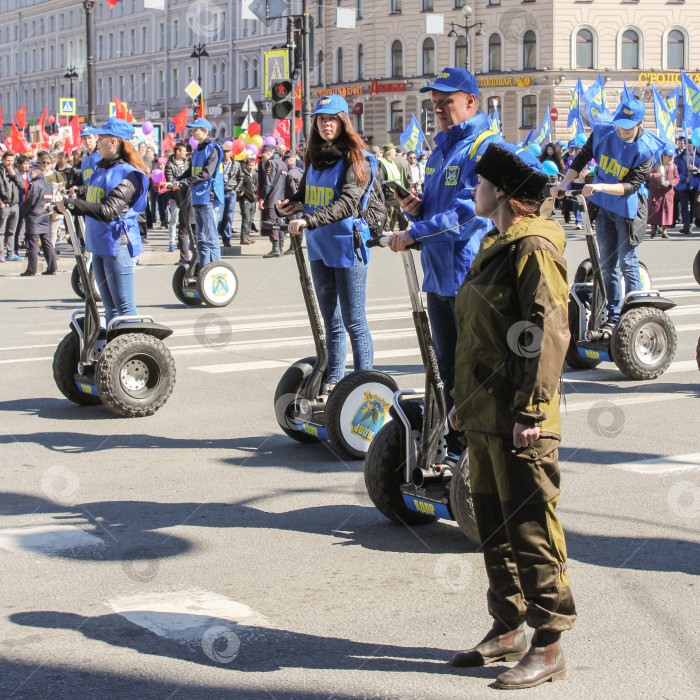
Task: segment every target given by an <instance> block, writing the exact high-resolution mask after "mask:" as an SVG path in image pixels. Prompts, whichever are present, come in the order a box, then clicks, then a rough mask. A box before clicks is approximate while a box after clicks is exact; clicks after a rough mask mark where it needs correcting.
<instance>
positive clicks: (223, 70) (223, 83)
mask: <svg viewBox="0 0 700 700" xmlns="http://www.w3.org/2000/svg"><path fill="white" fill-rule="evenodd" d="M219 79H220V80H221V89H222V90H228V88H227V87H226V64H225V63H222V64H221V66H219Z"/></svg>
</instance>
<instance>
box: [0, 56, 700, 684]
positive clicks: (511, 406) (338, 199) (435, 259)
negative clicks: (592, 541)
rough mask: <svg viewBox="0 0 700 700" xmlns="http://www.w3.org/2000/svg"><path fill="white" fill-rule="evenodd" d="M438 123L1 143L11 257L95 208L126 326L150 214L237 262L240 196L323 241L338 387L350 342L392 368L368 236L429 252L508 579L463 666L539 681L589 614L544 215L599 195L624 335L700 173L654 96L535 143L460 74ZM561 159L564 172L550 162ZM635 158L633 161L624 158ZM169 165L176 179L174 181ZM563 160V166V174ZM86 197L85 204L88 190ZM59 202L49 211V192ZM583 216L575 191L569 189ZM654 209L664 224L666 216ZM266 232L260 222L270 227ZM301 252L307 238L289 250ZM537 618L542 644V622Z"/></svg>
mask: <svg viewBox="0 0 700 700" xmlns="http://www.w3.org/2000/svg"><path fill="white" fill-rule="evenodd" d="M421 92H426V93H430V98H431V101H432V105H433V110H434V113H435V116H436V121H437V125H438V132H437V133H436V135H435V137H434V139H433V141H434V148H433V149H431V150H427V151H420V152H418V153H416V152H408V153H405V152H403V151H402V150H401V149H400V148H398V147H396V146H395V145H393V144H391V143H387V144H385V145H384V146H382V147H381V148H380V147H373V148H371V149H370V148H369V147H368V146H367V145H366V144H365V142H364V141H363V139H362V137H361V135H360V134H359V133H358V132H357V131H356V130H355V128H354V127H353V124H352V122H351V119H350V117H349V113H350V112H349V108H348V104H347V102H346V101H345V99H344V98H343V97H342V96H341V95H336V94H333V95H328V96H324V97H321V98H320V99H319V100H318V102H317V103H316V108H315V110H314V112H313V115H312V128H311V132H310V135H309V139H308V143H307V144H306V147H305V148H300V149H299V150H290V149H288V148H286V147H285V146H284V145H278V146H275V145H265V146H263V148H262V149H261V151H260V154H259V157H258V158H254V157H249V158H246V159H245V160H243V161H238V160H237V159H235V158H234V157H232V149H231V145H230V144H223V145H222V144H219V143H218V142H216V141H215V140H214V139H212V138H211V136H210V134H211V124H210V123H209V122H208V120H206V119H204V118H198V119H196V120H195V121H193V122H192V123H190V124H188V125H187V126H188V128H190V129H191V134H192V137H193V138H194V139H195V141H196V143H197V145H196V146H195V147H194V148H192V147H191V146H190V145H189V144H186V143H184V142H178V143H176V144H175V145H174V148H173V149H172V152H166V153H164V154H162V155H161V156H160V157H159V156H158V155H157V154H156V152H155V150H154V149H153V148H149V147H148V146H147V145H146V144H144V143H141V144H138V146H137V147H134V144H133V142H132V141H133V134H134V128H133V126H132V125H131V124H129V123H127V122H125V121H123V120H120V119H114V118H110V119H109V120H108V121H107V123H106V124H105V125H104V126H102V127H100V128H98V129H94V128H92V127H86V128H84V129H83V132H82V140H83V144H82V145H83V148H82V149H81V150H80V151H79V152H77V153H75V154H71V156H70V158H69V157H68V155H67V154H65V153H62V152H61V151H60V148H59V149H58V150H56V149H55V150H54V152H53V153H51V152H48V151H40V152H39V153H37V154H36V159H35V160H30V159H29V158H27V157H26V156H20V157H19V158H17V159H15V156H14V154H13V153H11V152H10V151H5V152H4V153H3V154H2V168H1V169H0V233H1V234H2V235H0V241H2V245H3V257H2V259H3V260H5V259H10V260H18V259H20V257H21V255H20V249H21V240H22V233H21V232H22V227H24V237H25V240H26V248H27V261H28V267H27V270H26V272H25V273H23V274H25V275H33V274H36V270H37V252H38V241H39V240H41V248H42V251H43V254H44V256H45V258H46V261H47V271H46V272H45V273H44V274H53V273H54V272H55V270H56V258H55V252H54V246H55V242H56V237H57V235H58V229H59V225H60V217H61V213H62V212H65V211H66V210H67V209H68V210H71V211H72V212H73V213H74V214H75V215H79V216H84V217H85V221H86V227H85V231H86V235H85V245H86V249H87V251H88V252H90V253H92V255H93V268H94V270H95V279H96V283H97V286H98V288H99V291H100V294H101V296H102V299H103V302H104V306H105V314H106V320H107V322H109V320H110V318H113V317H114V316H116V315H131V314H135V313H136V305H135V295H134V265H135V263H136V260H137V258H138V255H139V253H140V252H141V250H142V248H143V240H145V239H146V236H147V230H148V228H149V227H150V226H151V225H153V224H155V223H156V222H157V221H159V222H160V225H161V226H162V227H164V228H166V227H167V228H168V230H169V248H170V251H173V252H174V251H176V250H178V251H179V255H180V258H179V263H185V262H187V261H188V260H189V256H190V251H189V244H188V238H189V237H188V231H189V227H190V226H192V227H193V228H194V230H195V231H196V242H197V253H198V260H199V265H200V266H203V265H206V264H207V263H209V262H211V261H215V260H220V257H221V243H223V245H224V246H227V245H230V244H231V243H232V239H233V235H234V230H233V220H234V212H235V206H236V202H238V205H239V208H240V214H241V228H240V244H241V245H250V244H251V243H253V242H254V239H253V238H252V236H251V233H252V231H254V230H255V227H256V220H257V216H256V215H255V212H256V211H257V210H259V212H260V218H259V223H260V224H261V225H262V224H263V223H266V222H272V223H273V224H275V223H277V224H279V223H281V222H282V221H285V222H287V230H288V235H290V236H295V235H298V236H301V235H303V236H305V238H306V246H307V254H308V260H309V263H310V267H311V273H312V278H313V283H314V286H315V290H316V296H317V298H318V303H319V307H320V311H321V315H322V318H323V323H324V325H325V332H326V340H327V345H328V370H327V378H326V383H325V385H324V387H323V392H324V393H326V394H327V393H329V392H332V391H333V390H334V387H335V385H336V383H337V382H338V381H339V380H340V379H341V378H342V377H343V375H344V373H345V358H346V336H347V337H349V339H350V344H351V347H352V355H353V366H354V369H355V370H367V369H371V368H372V366H373V361H374V348H373V343H372V336H371V332H370V329H369V326H368V324H367V317H366V310H365V302H366V285H367V268H368V265H369V259H370V252H369V247H368V242H369V241H370V239H371V238H372V237H373V236H376V235H378V234H381V233H382V232H384V233H385V234H386V233H389V234H390V235H391V239H390V249H391V250H392V251H394V252H400V251H404V250H406V249H407V248H408V247H409V246H412V245H413V244H415V243H419V244H421V247H422V248H421V262H422V269H423V273H424V278H423V291H424V292H425V293H426V297H427V308H428V315H429V318H430V324H431V332H432V335H433V342H434V346H435V351H436V356H437V362H438V366H439V370H440V375H441V378H442V380H443V383H444V398H445V402H446V405H447V409H448V411H449V424H450V425H449V433H448V435H447V448H448V458H449V459H453V460H457V459H458V458H459V455H460V454H461V453H462V451H463V450H464V448H465V445H467V444H468V445H469V450H470V456H469V459H470V474H471V489H472V496H473V502H474V510H475V516H476V520H477V525H478V529H479V534H480V537H481V541H482V543H483V545H482V551H483V556H484V562H485V566H486V571H487V575H488V584H489V586H488V597H487V600H488V612H489V614H490V615H491V617H492V618H493V625H492V627H491V629H490V631H489V632H488V633H487V634H486V635H485V637H484V638H483V639H482V640H481V641H480V642H479V643H478V644H476V645H475V646H473V647H471V648H470V649H467V650H465V651H461V652H458V653H456V654H455V656H454V658H453V659H452V663H453V664H454V665H455V666H482V665H484V664H488V663H491V662H494V661H500V660H514V661H518V664H517V665H516V666H515V667H514V668H512V669H510V670H508V671H507V672H505V673H503V674H502V675H501V676H499V677H498V679H497V680H496V685H497V686H499V687H501V688H525V687H532V686H535V685H539V684H540V683H543V682H545V681H548V680H558V679H559V678H563V677H564V674H565V664H564V657H563V652H562V648H561V642H560V637H561V634H562V632H564V631H566V630H569V629H570V628H571V627H572V626H573V624H574V620H575V618H576V610H575V605H574V600H573V597H572V594H571V588H570V583H569V573H568V570H567V564H566V544H565V538H564V534H563V530H562V527H561V524H560V522H559V519H558V517H557V514H556V512H555V509H556V505H557V502H558V499H559V495H560V489H559V485H560V477H559V466H558V456H557V455H558V446H559V443H560V440H561V423H560V419H559V395H558V391H559V377H560V371H561V367H562V365H563V361H564V356H565V353H566V349H567V346H568V343H569V326H568V315H567V303H568V283H567V270H566V262H565V259H564V250H565V246H566V234H565V232H564V230H563V228H562V227H561V226H560V225H559V224H558V223H557V222H556V221H555V220H554V219H553V218H552V217H551V215H545V213H544V212H543V211H541V205H542V202H543V200H544V199H545V197H549V196H551V197H553V198H554V200H555V201H559V200H560V198H561V197H562V194H563V192H564V191H566V190H573V191H576V192H580V193H581V194H582V195H583V196H584V197H586V199H587V200H588V202H589V203H590V209H591V211H592V212H593V213H594V218H595V227H596V237H597V241H598V246H599V248H600V253H601V264H602V272H603V278H604V284H605V290H606V296H607V323H606V326H605V329H604V330H605V331H606V332H608V333H612V331H613V329H614V326H615V324H616V322H617V320H618V318H619V313H620V307H621V304H622V287H621V276H622V277H624V279H625V284H626V289H627V291H628V292H630V291H634V290H638V289H640V288H641V280H640V275H639V263H638V257H637V251H638V246H639V244H640V243H641V241H642V240H643V239H644V238H645V236H646V234H647V222H648V223H649V224H651V232H650V236H651V237H652V238H653V237H654V236H656V235H657V234H658V233H659V232H660V235H661V236H662V237H667V236H668V233H667V231H668V228H670V227H671V226H673V225H674V224H675V223H676V222H678V221H679V222H680V223H681V225H682V233H683V234H688V233H690V227H691V223H692V222H693V219H694V220H695V221H694V223H695V224H698V223H699V216H698V214H699V213H700V211H699V210H700V206H699V205H698V190H699V189H700V174H699V173H698V169H697V167H696V162H695V156H696V154H695V150H694V147H693V146H692V144H690V145H689V144H686V143H685V140H684V139H682V138H679V139H678V141H677V142H676V144H668V143H665V142H663V140H661V139H660V138H658V137H657V136H655V135H653V134H652V133H650V132H647V131H645V130H644V129H643V127H642V123H643V120H644V115H645V107H644V104H643V103H642V102H640V101H639V100H634V99H633V100H629V101H627V102H624V103H623V104H621V105H620V107H619V109H618V110H617V111H616V113H615V115H614V116H613V118H612V120H611V121H609V122H605V123H601V124H598V125H596V126H595V127H594V128H593V129H592V131H591V133H590V135H589V136H588V138H584V139H580V138H579V139H574V140H572V141H569V142H568V143H565V142H557V143H549V144H546V145H545V147H544V149H543V150H542V153H541V155H540V156H539V158H538V157H535V156H534V155H533V153H532V152H531V151H530V150H528V149H527V148H525V147H523V146H522V144H508V143H506V142H505V140H504V139H503V138H502V136H501V135H500V134H499V133H498V132H497V131H494V130H493V128H492V125H491V121H490V119H489V118H488V117H487V115H486V114H484V113H483V112H481V111H480V109H479V88H478V84H477V81H476V79H475V77H474V76H473V75H472V74H471V73H470V72H468V71H467V70H464V69H459V68H452V67H448V68H445V69H444V70H443V71H442V72H441V73H440V74H439V75H438V77H437V78H436V79H435V80H434V81H433V82H432V83H430V84H428V85H425V86H424V87H422V88H421ZM548 161H551V163H553V164H554V166H552V165H551V164H548ZM613 161H614V162H615V163H616V164H617V166H618V167H616V168H611V167H607V164H609V163H611V162H613ZM156 167H157V168H158V170H162V173H163V178H162V180H161V179H160V178H155V177H154V172H155V170H156ZM553 172H556V174H555V175H554V177H553V175H552V173H553ZM68 195H72V196H68ZM52 203H53V204H56V209H57V210H58V211H57V212H55V213H52V214H49V213H48V211H47V208H46V205H47V204H52ZM560 205H561V216H562V218H563V221H564V222H565V223H568V222H570V221H571V217H572V215H573V219H574V224H575V226H576V228H579V229H580V228H581V226H582V219H581V212H580V211H579V209H578V206H577V204H576V200H575V199H574V200H572V199H570V198H567V199H564V200H563V201H561V202H560ZM647 217H648V218H647ZM267 230H268V229H267V228H265V229H263V228H262V226H261V229H260V232H261V233H262V232H264V231H267ZM266 235H269V237H270V240H271V244H272V247H271V250H270V251H269V252H268V253H266V254H265V255H264V257H265V258H275V257H280V256H282V255H284V254H285V250H284V240H285V232H284V230H283V227H280V226H273V227H272V230H271V231H270V232H269V234H266ZM286 252H289V250H287V251H286ZM522 322H525V323H526V324H529V326H530V327H532V328H534V329H535V330H536V331H537V334H538V337H541V341H540V343H539V346H540V352H537V353H518V352H515V350H514V349H513V344H512V343H511V342H510V341H509V332H510V329H511V328H512V327H513V325H514V324H517V323H522ZM525 622H527V623H528V625H529V626H530V627H532V628H534V630H535V633H534V636H533V637H532V640H531V642H530V643H528V642H527V640H526V637H525V631H524V623H525Z"/></svg>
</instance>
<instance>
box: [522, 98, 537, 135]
mask: <svg viewBox="0 0 700 700" xmlns="http://www.w3.org/2000/svg"><path fill="white" fill-rule="evenodd" d="M522 113H523V115H522V124H521V125H520V126H521V128H522V129H530V128H531V127H533V126H535V124H536V123H537V97H535V95H525V97H523V100H522Z"/></svg>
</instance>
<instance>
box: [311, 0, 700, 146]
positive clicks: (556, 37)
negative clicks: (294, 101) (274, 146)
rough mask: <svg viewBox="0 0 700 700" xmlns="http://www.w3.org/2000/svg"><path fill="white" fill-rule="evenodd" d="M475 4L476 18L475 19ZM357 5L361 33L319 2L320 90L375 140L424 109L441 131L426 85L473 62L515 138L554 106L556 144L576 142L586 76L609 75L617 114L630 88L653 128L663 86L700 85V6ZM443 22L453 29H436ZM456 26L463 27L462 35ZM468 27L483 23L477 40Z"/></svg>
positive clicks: (538, 1)
mask: <svg viewBox="0 0 700 700" xmlns="http://www.w3.org/2000/svg"><path fill="white" fill-rule="evenodd" d="M467 4H468V5H470V6H471V9H472V12H471V14H469V15H467V17H466V18H465V15H464V14H463V9H462V8H463V6H464V5H467ZM333 5H335V3H333ZM349 5H354V6H355V7H356V9H357V14H358V16H357V19H356V27H355V29H339V28H338V27H337V26H336V15H335V7H334V6H333V7H332V8H328V3H327V2H325V3H323V2H321V3H319V5H318V8H317V16H316V18H315V19H316V21H317V25H318V24H320V27H317V32H316V42H315V48H314V51H315V64H316V65H315V67H314V69H313V71H312V84H313V86H312V93H311V94H312V97H314V98H316V97H317V96H319V95H321V94H323V93H324V92H340V93H341V94H344V95H345V96H346V98H347V100H348V103H349V105H350V108H351V110H352V111H353V112H354V113H355V117H354V118H355V120H356V123H357V125H358V127H360V128H361V129H362V131H363V134H364V136H365V137H366V138H367V139H368V140H370V141H372V142H373V143H375V144H382V143H384V142H385V141H393V142H394V143H396V142H397V141H398V137H399V134H400V132H401V130H402V129H403V128H404V127H405V125H406V124H408V122H409V121H410V119H411V115H412V114H415V115H416V117H417V118H418V119H419V121H421V123H422V126H423V128H424V130H425V131H426V135H428V133H433V131H434V122H433V119H432V114H431V109H430V104H429V100H428V99H427V98H428V97H429V95H425V94H421V93H419V88H420V87H421V86H422V85H425V84H427V83H428V82H430V80H431V79H432V78H434V77H435V75H436V74H437V72H439V71H440V70H441V69H442V68H443V67H445V66H448V65H451V66H453V65H456V66H458V67H465V66H467V65H468V67H469V69H470V70H471V71H472V72H473V73H474V74H475V75H476V76H477V79H478V81H479V85H480V92H481V109H482V110H483V111H486V110H487V109H488V110H489V111H492V109H493V104H494V101H497V104H498V109H499V114H500V118H501V124H502V128H503V134H504V136H505V138H506V139H507V140H509V141H517V140H521V139H523V138H524V137H525V136H526V135H527V133H528V132H529V130H530V127H531V126H532V125H533V124H537V125H539V124H540V123H541V122H542V120H543V118H544V115H545V113H546V111H547V107H548V106H549V107H555V108H556V109H557V111H558V119H557V121H556V122H555V123H553V125H552V126H553V128H554V129H555V130H556V138H557V139H564V140H568V138H569V137H570V135H571V131H570V129H569V128H568V127H567V118H568V114H569V103H570V100H571V95H572V92H573V90H574V88H575V86H576V81H577V79H578V78H579V77H580V78H581V81H582V83H583V87H584V90H585V89H587V88H589V87H590V86H591V85H592V84H593V83H594V82H595V80H596V79H597V77H598V74H599V73H600V74H601V75H602V76H603V78H604V80H605V83H606V96H607V99H608V105H609V107H610V108H611V109H614V108H615V106H616V105H617V104H618V102H619V98H620V94H621V91H622V89H623V84H624V82H626V83H627V86H628V88H629V89H630V90H634V91H635V93H636V96H637V97H639V98H641V99H643V100H644V102H645V104H646V106H647V118H646V120H645V125H646V126H647V127H649V128H655V127H654V109H653V99H652V89H651V88H652V85H654V84H655V85H656V87H657V89H658V90H659V91H660V92H661V94H662V95H663V96H668V95H669V94H670V93H671V92H672V90H673V89H674V88H675V87H677V86H678V85H679V84H680V69H681V68H682V69H683V70H685V71H686V72H687V73H689V75H691V77H693V78H694V79H696V80H697V81H698V83H699V84H700V38H699V37H700V0H685V1H682V0H642V1H635V0H530V1H527V0H471V1H470V2H465V1H464V0H377V1H375V2H371V3H370V2H359V3H358V2H357V1H356V2H344V3H343V7H347V6H349ZM322 8H326V15H328V16H323V11H322ZM436 15H437V16H438V17H437V18H436V17H435V16H436ZM431 16H432V17H431ZM439 16H441V17H442V25H443V26H442V31H436V28H435V25H436V24H438V25H439V24H440V22H439ZM319 20H320V22H319ZM452 22H454V23H455V25H462V27H457V26H455V29H454V32H451V31H450V29H451V26H452V25H451V23H452ZM467 24H468V25H475V26H472V27H471V29H470V30H469V35H468V40H467V38H466V36H465V35H466V32H465V30H464V28H463V27H464V25H467ZM431 30H432V31H431ZM450 34H452V35H450ZM679 118H680V113H679ZM679 131H680V130H679ZM553 135H554V134H553Z"/></svg>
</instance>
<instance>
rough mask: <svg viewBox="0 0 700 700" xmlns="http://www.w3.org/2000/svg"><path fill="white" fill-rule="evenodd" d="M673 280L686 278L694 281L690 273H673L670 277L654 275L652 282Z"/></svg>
mask: <svg viewBox="0 0 700 700" xmlns="http://www.w3.org/2000/svg"><path fill="white" fill-rule="evenodd" d="M673 280H688V281H692V282H694V281H695V278H694V277H693V276H692V275H673V276H672V277H656V275H654V278H653V280H652V281H653V282H654V283H655V284H656V283H657V282H672V281H673Z"/></svg>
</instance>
